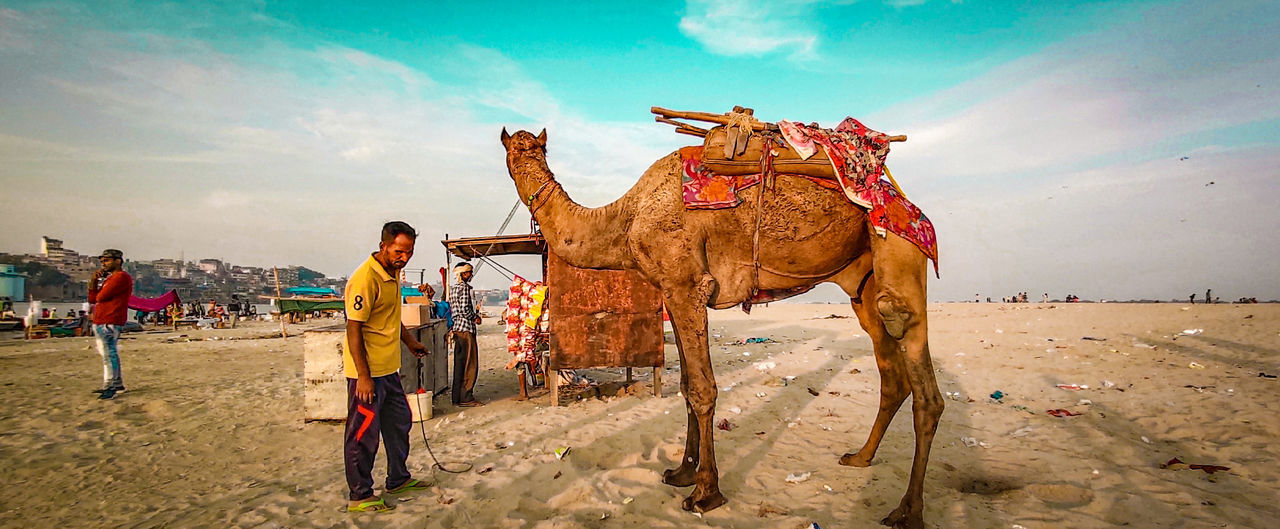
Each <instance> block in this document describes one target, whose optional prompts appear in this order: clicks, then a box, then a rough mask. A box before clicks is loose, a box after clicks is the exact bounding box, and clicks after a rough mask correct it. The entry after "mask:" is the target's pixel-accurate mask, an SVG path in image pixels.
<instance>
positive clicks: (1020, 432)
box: [1009, 426, 1035, 437]
mask: <svg viewBox="0 0 1280 529" xmlns="http://www.w3.org/2000/svg"><path fill="white" fill-rule="evenodd" d="M1032 430H1035V428H1033V427H1031V426H1023V427H1022V428H1018V429H1017V430H1014V431H1012V432H1009V437H1026V436H1027V435H1028V434H1030V433H1031V431H1032Z"/></svg>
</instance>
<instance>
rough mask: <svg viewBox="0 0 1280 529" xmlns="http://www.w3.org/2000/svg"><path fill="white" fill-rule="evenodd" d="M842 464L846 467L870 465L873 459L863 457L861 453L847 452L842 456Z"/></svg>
mask: <svg viewBox="0 0 1280 529" xmlns="http://www.w3.org/2000/svg"><path fill="white" fill-rule="evenodd" d="M840 464H841V465H844V466H846V467H869V466H871V459H869V458H866V457H862V455H861V454H845V455H842V456H840Z"/></svg>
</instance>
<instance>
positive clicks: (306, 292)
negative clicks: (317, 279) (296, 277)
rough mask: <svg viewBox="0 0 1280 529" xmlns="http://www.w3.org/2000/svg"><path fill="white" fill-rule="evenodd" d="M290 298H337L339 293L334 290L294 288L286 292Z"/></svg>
mask: <svg viewBox="0 0 1280 529" xmlns="http://www.w3.org/2000/svg"><path fill="white" fill-rule="evenodd" d="M285 293H287V294H289V295H290V296H337V295H338V293H337V292H336V291H334V290H333V289H332V288H318V287H293V288H290V289H287V290H285Z"/></svg>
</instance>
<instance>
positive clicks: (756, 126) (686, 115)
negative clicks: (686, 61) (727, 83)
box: [649, 107, 907, 141]
mask: <svg viewBox="0 0 1280 529" xmlns="http://www.w3.org/2000/svg"><path fill="white" fill-rule="evenodd" d="M649 111H650V112H653V113H654V114H657V115H656V116H654V117H653V120H654V121H656V122H658V123H666V124H668V125H675V127H676V132H678V133H681V134H688V135H690V136H702V137H705V136H706V135H707V132H709V131H707V130H706V129H703V128H700V127H695V126H693V125H690V124H688V123H684V122H680V121H676V119H691V120H694V121H705V122H708V123H717V124H720V125H728V124H729V121H730V119H732V118H730V117H729V115H728V114H712V113H710V112H689V111H683V110H668V109H665V108H662V107H650V108H649ZM734 111H735V112H745V113H747V114H752V113H753V112H752V110H751V109H749V108H742V107H734ZM751 130H767V131H775V132H776V131H777V130H778V125H777V124H774V123H768V122H764V121H753V122H752V123H751ZM889 141H907V136H906V135H905V134H899V135H897V136H889Z"/></svg>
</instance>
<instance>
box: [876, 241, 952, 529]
mask: <svg viewBox="0 0 1280 529" xmlns="http://www.w3.org/2000/svg"><path fill="white" fill-rule="evenodd" d="M871 260H872V267H873V268H874V269H875V278H876V281H877V284H878V287H879V288H878V289H877V292H876V293H875V298H874V302H873V303H872V302H871V301H870V300H869V301H868V304H870V305H872V306H873V307H874V308H875V310H876V312H878V313H879V315H880V319H881V321H882V327H883V328H884V331H885V333H886V334H887V335H888V336H889V337H890V338H893V339H894V341H896V342H897V347H896V351H895V352H893V353H889V354H890V355H891V356H893V355H896V356H899V357H901V365H902V367H903V371H904V372H905V375H906V379H907V383H908V385H909V386H910V389H911V395H912V399H911V418H912V422H913V426H914V427H915V436H916V443H915V457H914V459H913V460H912V462H911V479H910V481H909V482H908V483H907V491H906V494H904V495H903V497H902V501H901V502H900V503H899V504H898V507H897V508H896V509H894V510H893V511H892V512H890V513H889V516H888V517H886V518H885V519H884V520H882V521H881V523H883V524H885V525H890V526H893V527H900V528H911V529H915V528H923V527H924V517H923V512H924V475H925V467H926V466H927V465H928V463H929V449H930V447H931V446H932V445H933V436H934V433H935V432H936V431H937V429H938V419H939V418H940V417H941V416H942V410H943V408H944V404H943V400H942V394H941V392H939V391H938V382H937V380H936V379H935V378H934V373H933V361H932V360H931V359H930V357H929V326H928V322H927V319H926V318H927V307H926V296H925V294H926V284H925V282H926V281H927V279H928V276H927V274H928V268H927V265H928V263H927V261H926V259H925V257H924V254H922V253H921V252H920V250H919V249H918V248H916V247H915V245H913V244H911V243H910V242H909V241H907V240H906V239H903V238H901V237H899V236H897V235H894V234H892V233H890V234H888V235H887V236H886V237H884V238H881V237H879V236H877V235H874V234H872V236H871ZM877 356H879V355H877ZM899 378H901V377H899Z"/></svg>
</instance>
